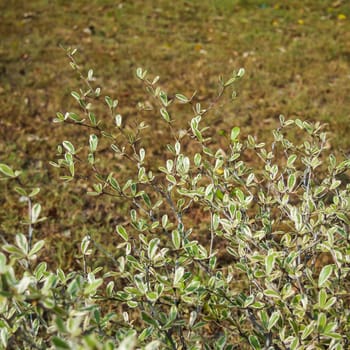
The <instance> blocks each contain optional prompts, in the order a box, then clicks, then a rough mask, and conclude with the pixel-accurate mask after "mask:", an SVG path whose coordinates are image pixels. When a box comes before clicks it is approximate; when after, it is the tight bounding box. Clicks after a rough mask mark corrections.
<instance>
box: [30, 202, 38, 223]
mask: <svg viewBox="0 0 350 350" xmlns="http://www.w3.org/2000/svg"><path fill="white" fill-rule="evenodd" d="M40 212H41V205H40V204H39V203H35V204H34V205H33V207H32V212H31V218H30V219H31V220H30V221H31V223H32V224H35V223H36V222H37V221H38V218H39V215H40Z"/></svg>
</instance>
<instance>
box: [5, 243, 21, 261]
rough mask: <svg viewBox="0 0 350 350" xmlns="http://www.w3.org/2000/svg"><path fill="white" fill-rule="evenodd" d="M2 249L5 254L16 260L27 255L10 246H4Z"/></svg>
mask: <svg viewBox="0 0 350 350" xmlns="http://www.w3.org/2000/svg"><path fill="white" fill-rule="evenodd" d="M2 249H3V250H4V251H5V252H8V253H10V254H12V255H13V256H15V257H17V258H22V257H24V256H26V254H27V253H24V252H23V251H22V250H21V249H20V248H18V247H16V246H14V245H12V244H4V245H3V246H2Z"/></svg>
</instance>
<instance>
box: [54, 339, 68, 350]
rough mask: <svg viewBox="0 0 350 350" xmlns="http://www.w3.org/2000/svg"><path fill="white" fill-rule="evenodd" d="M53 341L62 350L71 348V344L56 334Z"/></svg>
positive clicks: (58, 349)
mask: <svg viewBox="0 0 350 350" xmlns="http://www.w3.org/2000/svg"><path fill="white" fill-rule="evenodd" d="M52 343H53V345H54V346H55V348H56V349H57V350H62V349H68V350H69V349H71V347H70V346H69V344H68V343H67V342H66V341H65V340H64V339H62V338H58V337H56V336H54V337H52Z"/></svg>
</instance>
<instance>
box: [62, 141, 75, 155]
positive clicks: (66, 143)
mask: <svg viewBox="0 0 350 350" xmlns="http://www.w3.org/2000/svg"><path fill="white" fill-rule="evenodd" d="M62 145H63V147H64V148H65V149H66V150H67V151H68V152H69V153H71V154H75V148H74V146H73V145H72V143H71V142H69V141H63V142H62Z"/></svg>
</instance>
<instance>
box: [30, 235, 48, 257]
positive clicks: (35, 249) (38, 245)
mask: <svg viewBox="0 0 350 350" xmlns="http://www.w3.org/2000/svg"><path fill="white" fill-rule="evenodd" d="M44 244H45V241H44V240H43V239H42V240H40V241H38V242H36V243H35V244H34V245H33V248H32V249H31V250H30V252H29V254H28V256H29V257H31V256H33V255H34V254H36V253H37V252H38V251H39V250H40V249H41V248H42V247H43V246H44Z"/></svg>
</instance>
